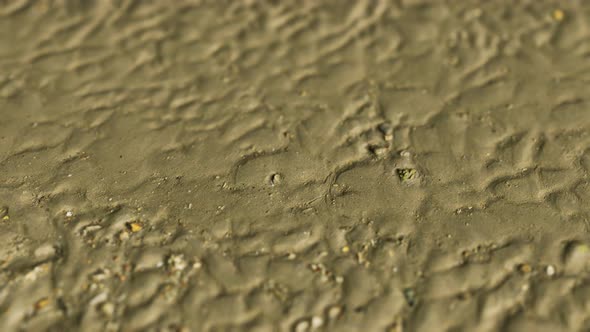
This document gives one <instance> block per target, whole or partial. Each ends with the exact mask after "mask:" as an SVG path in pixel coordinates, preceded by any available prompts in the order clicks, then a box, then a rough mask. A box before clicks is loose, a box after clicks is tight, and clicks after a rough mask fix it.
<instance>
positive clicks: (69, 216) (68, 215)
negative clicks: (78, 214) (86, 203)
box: [66, 211, 74, 218]
mask: <svg viewBox="0 0 590 332" xmlns="http://www.w3.org/2000/svg"><path fill="white" fill-rule="evenodd" d="M73 216H74V212H72V211H66V217H68V218H71V217H73Z"/></svg>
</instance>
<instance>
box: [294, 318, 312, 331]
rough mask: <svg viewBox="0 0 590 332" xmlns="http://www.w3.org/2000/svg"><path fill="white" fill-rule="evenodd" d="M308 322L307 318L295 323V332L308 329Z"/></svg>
mask: <svg viewBox="0 0 590 332" xmlns="http://www.w3.org/2000/svg"><path fill="white" fill-rule="evenodd" d="M309 327H310V324H309V322H308V321H307V320H302V321H300V322H298V323H296V324H295V332H306V331H309Z"/></svg>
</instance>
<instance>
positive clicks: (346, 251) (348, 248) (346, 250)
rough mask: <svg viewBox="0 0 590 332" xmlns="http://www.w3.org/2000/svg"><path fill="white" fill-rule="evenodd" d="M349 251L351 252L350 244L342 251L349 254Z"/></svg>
mask: <svg viewBox="0 0 590 332" xmlns="http://www.w3.org/2000/svg"><path fill="white" fill-rule="evenodd" d="M349 252H350V247H349V246H344V247H342V253H344V254H347V253H349Z"/></svg>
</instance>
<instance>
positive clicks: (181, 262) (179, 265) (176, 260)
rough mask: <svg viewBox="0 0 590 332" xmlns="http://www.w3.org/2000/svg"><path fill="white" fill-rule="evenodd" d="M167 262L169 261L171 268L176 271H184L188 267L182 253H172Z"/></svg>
mask: <svg viewBox="0 0 590 332" xmlns="http://www.w3.org/2000/svg"><path fill="white" fill-rule="evenodd" d="M167 263H168V267H169V269H170V270H172V271H174V272H177V271H178V272H179V271H183V270H184V269H186V267H187V263H186V261H185V259H184V255H182V254H180V255H171V256H170V257H168V260H167Z"/></svg>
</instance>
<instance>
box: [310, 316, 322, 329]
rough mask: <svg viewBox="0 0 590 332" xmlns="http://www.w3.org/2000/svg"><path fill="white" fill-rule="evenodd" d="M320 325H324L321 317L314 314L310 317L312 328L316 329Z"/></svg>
mask: <svg viewBox="0 0 590 332" xmlns="http://www.w3.org/2000/svg"><path fill="white" fill-rule="evenodd" d="M322 325H324V320H323V319H322V317H319V316H314V317H312V318H311V327H312V328H314V329H317V328H318V327H321V326H322Z"/></svg>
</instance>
